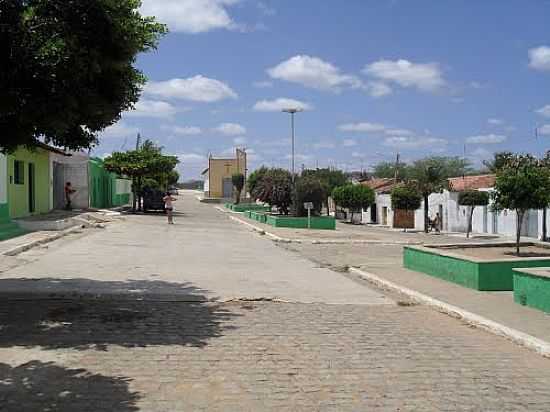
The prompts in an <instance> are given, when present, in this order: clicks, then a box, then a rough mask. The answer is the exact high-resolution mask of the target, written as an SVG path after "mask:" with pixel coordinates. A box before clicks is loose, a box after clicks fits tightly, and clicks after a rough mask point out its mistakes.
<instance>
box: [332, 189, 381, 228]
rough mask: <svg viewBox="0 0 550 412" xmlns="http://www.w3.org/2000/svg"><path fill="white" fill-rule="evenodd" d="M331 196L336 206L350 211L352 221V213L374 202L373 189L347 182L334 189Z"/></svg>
mask: <svg viewBox="0 0 550 412" xmlns="http://www.w3.org/2000/svg"><path fill="white" fill-rule="evenodd" d="M332 198H333V199H334V201H335V202H336V204H337V205H338V206H341V207H343V208H346V209H348V210H349V211H350V213H351V221H352V222H353V215H354V213H357V212H360V211H361V210H362V209H366V208H368V207H370V206H371V205H372V204H373V203H374V190H372V189H371V188H370V187H368V186H364V185H352V184H348V185H345V186H341V187H337V188H336V189H334V191H333V192H332Z"/></svg>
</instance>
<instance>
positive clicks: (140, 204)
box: [137, 177, 143, 212]
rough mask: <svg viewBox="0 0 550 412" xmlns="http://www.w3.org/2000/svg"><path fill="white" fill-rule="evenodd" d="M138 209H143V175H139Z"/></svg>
mask: <svg viewBox="0 0 550 412" xmlns="http://www.w3.org/2000/svg"><path fill="white" fill-rule="evenodd" d="M137 182H138V211H140V212H141V211H142V210H143V202H142V196H141V177H138V180H137Z"/></svg>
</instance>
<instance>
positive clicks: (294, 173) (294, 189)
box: [283, 107, 304, 214]
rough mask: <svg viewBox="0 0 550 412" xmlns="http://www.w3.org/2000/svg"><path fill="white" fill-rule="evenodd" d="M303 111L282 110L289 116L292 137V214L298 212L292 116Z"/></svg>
mask: <svg viewBox="0 0 550 412" xmlns="http://www.w3.org/2000/svg"><path fill="white" fill-rule="evenodd" d="M303 110H304V109H300V108H298V107H293V108H288V109H283V113H289V114H290V129H291V136H292V167H291V170H292V203H293V204H294V214H296V213H297V211H298V205H296V170H295V168H296V165H295V143H294V141H295V139H294V137H295V136H294V115H295V114H296V113H299V112H301V111H303Z"/></svg>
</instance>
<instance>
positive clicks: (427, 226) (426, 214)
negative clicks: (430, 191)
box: [424, 195, 430, 233]
mask: <svg viewBox="0 0 550 412" xmlns="http://www.w3.org/2000/svg"><path fill="white" fill-rule="evenodd" d="M428 197H429V195H424V232H425V233H428V231H429V229H430V207H429V205H428Z"/></svg>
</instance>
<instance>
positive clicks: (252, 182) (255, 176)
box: [246, 166, 269, 199]
mask: <svg viewBox="0 0 550 412" xmlns="http://www.w3.org/2000/svg"><path fill="white" fill-rule="evenodd" d="M268 171H269V169H268V168H267V167H265V166H262V167H260V168H259V169H256V170H254V171H253V172H252V173H251V174H250V176H248V180H247V182H246V186H247V188H248V193H250V196H252V198H254V193H255V192H256V187H257V186H258V183H259V182H260V181H261V180H262V179H263V177H264V176H265V175H266V173H267V172H268ZM254 199H255V198H254Z"/></svg>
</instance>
